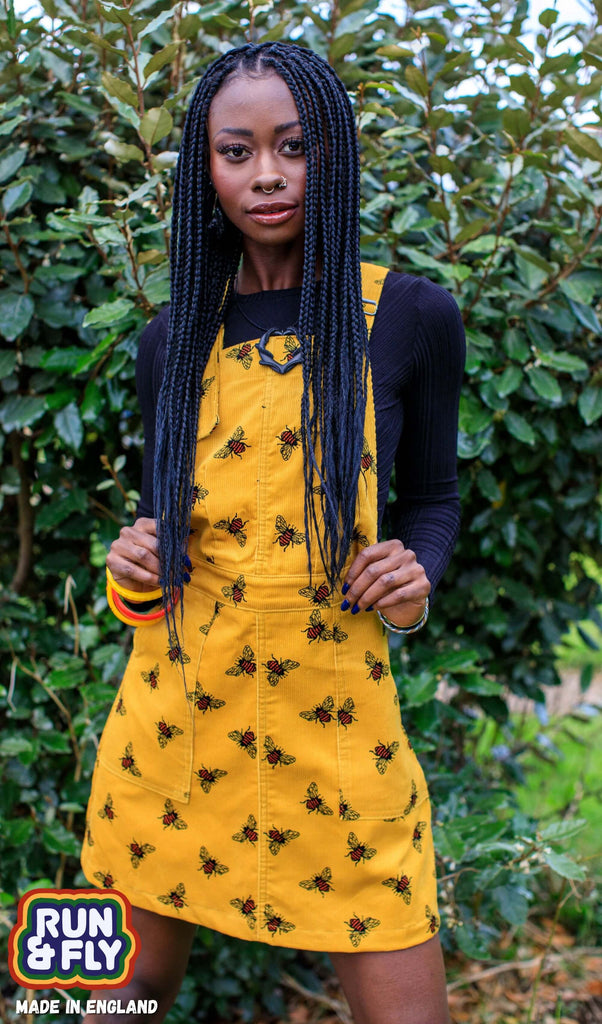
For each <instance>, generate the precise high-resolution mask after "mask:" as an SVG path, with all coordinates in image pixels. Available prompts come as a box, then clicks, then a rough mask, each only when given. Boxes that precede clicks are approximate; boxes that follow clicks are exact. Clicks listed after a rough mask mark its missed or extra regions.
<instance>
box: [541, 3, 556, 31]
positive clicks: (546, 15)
mask: <svg viewBox="0 0 602 1024" xmlns="http://www.w3.org/2000/svg"><path fill="white" fill-rule="evenodd" d="M557 21H558V11H554V10H552V8H551V7H546V9H545V11H542V12H541V14H540V15H539V24H540V25H543V27H544V28H551V27H552V25H555V24H556V22H557Z"/></svg>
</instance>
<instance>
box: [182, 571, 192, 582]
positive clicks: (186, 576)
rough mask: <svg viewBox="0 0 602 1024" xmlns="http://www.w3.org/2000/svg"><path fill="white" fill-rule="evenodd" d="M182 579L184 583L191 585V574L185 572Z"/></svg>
mask: <svg viewBox="0 0 602 1024" xmlns="http://www.w3.org/2000/svg"><path fill="white" fill-rule="evenodd" d="M182 579H183V580H184V583H190V573H188V572H183V573H182Z"/></svg>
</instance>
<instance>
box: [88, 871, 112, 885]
mask: <svg viewBox="0 0 602 1024" xmlns="http://www.w3.org/2000/svg"><path fill="white" fill-rule="evenodd" d="M94 877H95V879H96V881H97V882H98V884H99V885H100V886H101V888H103V889H113V888H114V886H115V883H116V881H117V879H116V878H113V875H112V874H111V873H110V872H109V871H106V872H105V871H95V872H94Z"/></svg>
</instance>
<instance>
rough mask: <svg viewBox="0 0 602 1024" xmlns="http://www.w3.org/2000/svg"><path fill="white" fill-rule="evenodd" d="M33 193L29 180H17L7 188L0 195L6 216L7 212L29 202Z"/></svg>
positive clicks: (12, 211)
mask: <svg viewBox="0 0 602 1024" xmlns="http://www.w3.org/2000/svg"><path fill="white" fill-rule="evenodd" d="M32 195H33V185H32V184H31V182H30V181H19V182H18V183H17V184H16V185H11V186H10V188H7V190H6V192H5V193H4V195H3V196H2V209H3V210H4V213H5V214H6V216H7V217H8V215H9V214H11V213H14V211H15V210H19V209H20V208H21V207H22V206H25V203H27V202H29V200H30V199H31V197H32Z"/></svg>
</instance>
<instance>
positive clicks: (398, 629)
mask: <svg viewBox="0 0 602 1024" xmlns="http://www.w3.org/2000/svg"><path fill="white" fill-rule="evenodd" d="M376 614H377V615H378V617H379V619H380V621H381V622H382V624H383V626H386V627H387V629H388V630H390V631H391V633H401V634H402V635H403V636H406V635H407V634H409V633H417V632H418V630H419V629H422V627H423V626H424V624H425V622H426V620H427V619H428V617H429V599H428V597H427V598H426V599H425V602H424V611H423V613H422V615H421V617H420V618H419V619H418V622H415V623H414V625H413V626H398V625H397V624H396V623H395V622H392V621H391V619H388V618H387V616H386V615H383V613H382V612H379V610H378V608H377V609H376Z"/></svg>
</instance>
